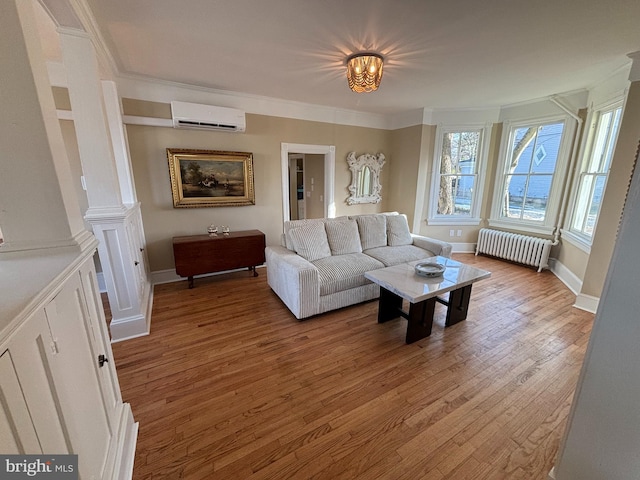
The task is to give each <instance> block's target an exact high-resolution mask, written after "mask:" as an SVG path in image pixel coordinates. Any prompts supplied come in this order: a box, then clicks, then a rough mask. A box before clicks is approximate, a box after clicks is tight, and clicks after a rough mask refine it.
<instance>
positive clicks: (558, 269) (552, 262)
mask: <svg viewBox="0 0 640 480" xmlns="http://www.w3.org/2000/svg"><path fill="white" fill-rule="evenodd" d="M549 270H551V271H552V272H553V274H554V275H555V276H556V277H558V278H559V279H560V281H561V282H562V283H564V284H565V285H566V286H567V288H568V289H569V290H571V291H572V292H573V293H574V294H575V295H578V294H579V293H580V290H582V280H580V278H579V277H578V276H577V275H576V274H575V273H573V272H572V271H571V270H569V269H568V268H567V267H566V266H565V265H564V264H563V263H561V262H559V261H558V259H557V258H549Z"/></svg>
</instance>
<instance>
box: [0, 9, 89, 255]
mask: <svg viewBox="0 0 640 480" xmlns="http://www.w3.org/2000/svg"><path fill="white" fill-rule="evenodd" d="M0 64H1V65H2V72H3V73H2V87H1V88H0V104H1V105H2V109H1V110H0V150H1V151H2V154H1V155H0V171H1V172H2V173H1V174H0V228H1V229H2V232H3V234H4V240H5V243H4V244H3V245H2V247H0V252H2V253H7V252H13V251H27V250H35V249H46V248H55V247H69V246H78V245H80V244H82V243H83V242H84V241H86V240H87V239H88V238H89V237H90V236H91V235H90V233H89V232H87V231H86V230H85V228H84V222H83V220H82V214H81V212H80V208H79V206H78V199H77V197H76V195H75V190H74V188H73V185H72V182H73V177H72V175H71V170H70V168H69V162H68V158H67V154H66V150H65V147H64V142H63V139H62V133H61V131H60V124H59V123H58V119H57V117H56V109H55V105H54V102H53V95H52V93H51V87H50V85H49V80H48V75H47V71H46V66H45V62H44V57H43V54H42V51H41V47H40V43H39V39H38V35H37V32H36V20H35V16H34V12H33V5H32V3H31V2H23V1H18V2H15V1H3V2H0Z"/></svg>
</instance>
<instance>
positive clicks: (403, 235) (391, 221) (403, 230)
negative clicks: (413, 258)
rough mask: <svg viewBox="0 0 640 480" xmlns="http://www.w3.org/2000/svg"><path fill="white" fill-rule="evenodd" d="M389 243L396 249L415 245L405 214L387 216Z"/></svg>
mask: <svg viewBox="0 0 640 480" xmlns="http://www.w3.org/2000/svg"><path fill="white" fill-rule="evenodd" d="M387 243H388V244H389V245H391V246H394V247H395V246H398V245H411V244H412V243H413V237H412V236H411V232H410V231H409V222H407V216H406V215H405V214H402V215H389V216H387Z"/></svg>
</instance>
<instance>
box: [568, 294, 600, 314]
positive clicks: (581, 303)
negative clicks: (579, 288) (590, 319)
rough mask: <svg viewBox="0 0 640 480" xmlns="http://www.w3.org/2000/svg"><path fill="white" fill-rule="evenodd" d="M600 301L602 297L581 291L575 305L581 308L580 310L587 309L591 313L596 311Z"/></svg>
mask: <svg viewBox="0 0 640 480" xmlns="http://www.w3.org/2000/svg"><path fill="white" fill-rule="evenodd" d="M599 303H600V298H598V297H592V296H591V295H585V294H584V293H581V294H579V295H578V296H577V297H576V303H575V304H574V305H573V306H574V307H576V308H579V309H580V310H585V311H587V312H590V313H596V310H598V304H599Z"/></svg>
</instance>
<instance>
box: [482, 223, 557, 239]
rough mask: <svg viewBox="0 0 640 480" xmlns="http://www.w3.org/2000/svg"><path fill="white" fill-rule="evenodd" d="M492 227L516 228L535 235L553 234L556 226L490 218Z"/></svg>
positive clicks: (518, 230) (517, 230)
mask: <svg viewBox="0 0 640 480" xmlns="http://www.w3.org/2000/svg"><path fill="white" fill-rule="evenodd" d="M489 226H490V227H497V228H504V229H506V230H515V231H516V232H524V233H533V234H535V235H553V231H554V227H549V226H546V225H531V224H528V223H522V222H504V221H501V220H489Z"/></svg>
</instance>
